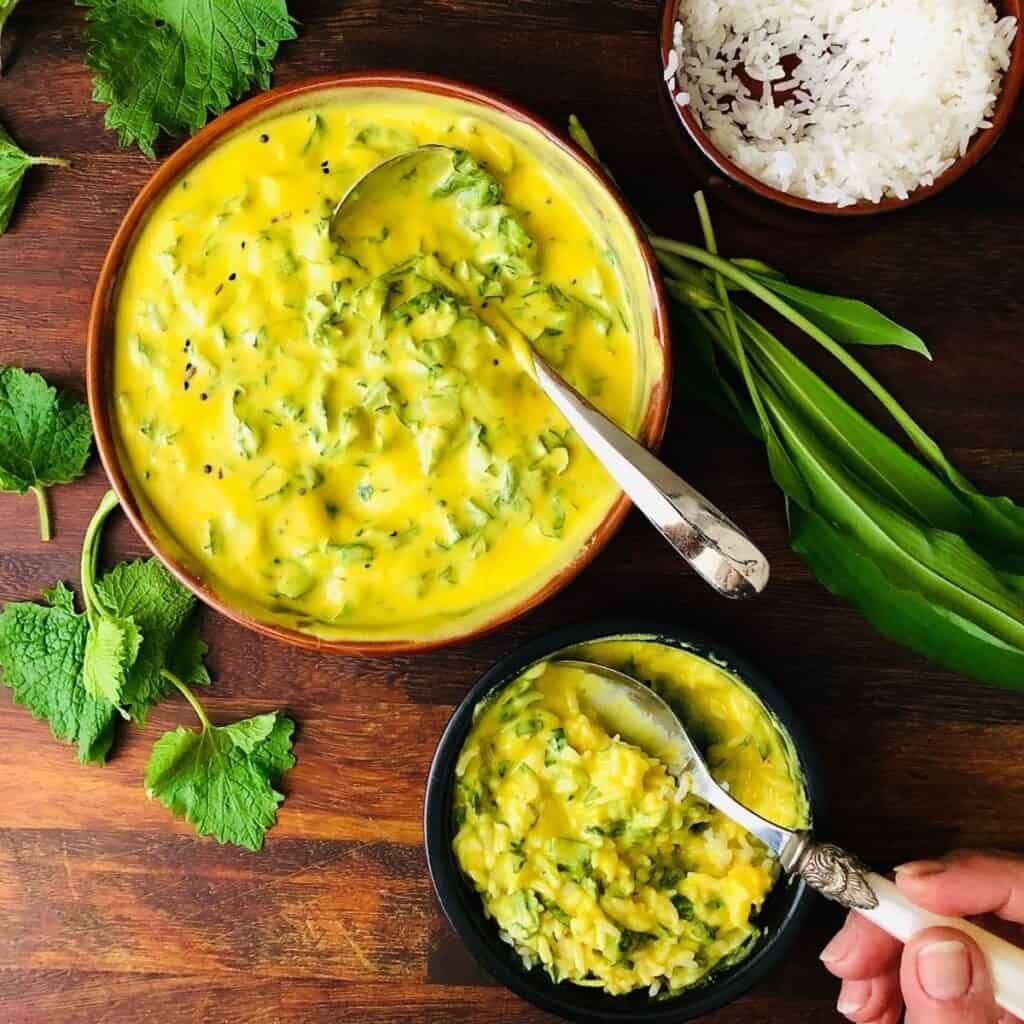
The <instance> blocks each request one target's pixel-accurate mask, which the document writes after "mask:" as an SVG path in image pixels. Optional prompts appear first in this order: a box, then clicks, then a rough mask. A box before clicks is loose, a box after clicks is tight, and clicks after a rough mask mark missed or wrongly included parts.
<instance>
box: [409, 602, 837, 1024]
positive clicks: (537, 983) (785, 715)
mask: <svg viewBox="0 0 1024 1024" xmlns="http://www.w3.org/2000/svg"><path fill="white" fill-rule="evenodd" d="M620 637H644V638H649V639H651V640H654V641H661V642H666V643H668V644H670V645H672V646H676V647H682V648H684V649H687V650H690V651H692V652H693V653H695V654H697V655H699V656H703V657H709V656H710V658H711V659H712V660H713V661H714V662H716V663H717V664H720V665H721V666H722V667H723V668H725V669H727V670H728V671H730V672H732V673H733V674H735V675H736V676H738V677H739V678H740V679H741V680H742V681H743V682H744V683H745V684H746V685H747V686H749V687H750V688H751V690H753V692H754V693H755V694H756V695H757V696H758V697H759V698H760V699H761V700H762V701H763V703H764V704H765V706H766V707H767V708H768V709H769V710H770V711H771V712H772V713H773V714H774V715H775V716H776V717H777V718H778V720H779V722H780V723H781V724H782V726H783V727H784V728H785V730H786V731H787V732H788V733H789V736H790V738H791V740H792V742H793V748H794V750H795V752H796V755H797V759H798V762H799V765H800V769H801V771H802V772H803V777H804V780H805V784H806V789H807V797H808V802H809V806H810V814H811V819H812V821H814V820H817V819H820V817H821V814H822V812H823V809H824V801H825V793H824V781H823V776H822V773H821V769H820V766H819V763H818V760H817V756H816V755H815V753H814V750H813V748H812V746H811V744H810V741H809V739H808V736H807V734H806V732H805V731H804V728H803V726H802V725H801V723H800V721H799V719H798V718H797V717H796V716H795V715H794V713H793V711H792V709H791V708H790V706H789V703H788V702H787V701H786V699H785V697H784V696H783V695H782V694H781V693H780V692H779V691H778V690H777V689H776V687H775V685H774V684H773V683H772V682H771V681H770V680H769V679H768V678H767V677H766V676H765V675H764V674H763V673H762V672H761V671H760V670H759V669H757V668H756V667H755V666H753V665H751V664H750V662H748V661H747V660H746V659H745V658H743V657H741V656H740V655H737V654H736V653H735V652H734V651H733V650H732V649H731V648H730V647H728V646H727V645H725V644H721V643H718V642H717V641H716V640H713V639H712V638H710V637H708V636H707V635H706V634H704V633H702V632H700V631H698V630H692V629H689V628H687V627H685V626H679V625H675V624H672V623H666V622H659V621H652V620H649V619H633V618H621V619H620V618H614V619H602V620H599V621H596V622H586V623H580V624H576V625H571V626H563V627H560V628H558V629H555V630H552V631H548V632H545V633H543V634H541V635H540V636H538V637H535V638H534V639H533V640H531V641H528V642H527V643H525V644H523V645H521V646H519V647H517V648H515V649H514V650H512V651H510V652H509V653H508V654H506V655H504V656H503V657H502V658H501V659H499V660H498V661H497V662H496V663H495V664H494V665H493V666H492V667H491V668H490V669H488V670H487V671H486V672H485V673H484V674H483V676H481V677H480V679H479V680H478V681H477V682H476V683H475V684H474V686H473V687H472V688H471V689H470V691H469V693H468V694H467V695H466V696H465V697H464V698H463V700H462V701H461V702H460V704H459V705H458V707H456V709H455V711H454V712H453V713H452V715H451V717H450V718H449V720H448V723H447V724H446V726H445V728H444V731H443V732H442V734H441V738H440V740H439V741H438V744H437V749H436V750H435V752H434V757H433V759H432V761H431V764H430V771H429V774H428V777H427V786H426V796H425V799H424V805H423V832H424V842H425V848H426V856H427V869H428V871H429V873H430V880H431V882H432V884H433V887H434V892H435V894H436V896H437V900H438V902H439V903H440V905H441V909H442V910H443V912H444V915H445V917H446V918H447V919H448V922H449V924H451V926H452V928H453V929H454V930H455V932H456V933H457V934H458V936H459V937H460V938H461V939H462V941H463V942H464V943H465V945H466V947H467V948H468V949H469V952H470V953H471V954H472V956H473V957H474V959H475V960H476V961H477V962H478V963H479V964H480V966H481V967H483V968H484V970H485V971H487V973H488V974H490V975H491V976H492V977H493V978H495V979H496V980H497V981H499V982H501V984H503V985H505V986H506V987H507V988H509V989H511V990H512V991H513V992H514V993H516V995H518V996H520V997H522V998H523V999H525V1000H527V1001H528V1002H530V1003H532V1004H533V1005H534V1006H537V1007H539V1008H540V1009H542V1010H546V1011H547V1012H549V1013H554V1014H557V1015H559V1016H561V1017H563V1018H564V1019H567V1020H574V1021H581V1022H595V1024H596V1022H605V1024H611V1022H615V1024H628V1022H637V1024H640V1022H643V1024H669V1022H678V1021H686V1020H692V1019H693V1018H695V1017H699V1016H702V1015H703V1014H706V1013H709V1012H711V1011H712V1010H716V1009H718V1008H720V1007H722V1006H724V1005H725V1004H726V1003H729V1002H732V1001H733V1000H734V999H737V998H738V997H739V996H741V995H742V994H743V993H745V992H746V991H748V990H749V989H750V988H751V987H752V986H753V985H755V984H756V983H757V982H758V981H760V980H761V979H762V978H763V977H764V976H765V975H766V974H768V973H769V972H770V971H771V970H772V969H773V968H774V967H776V966H777V965H778V964H779V962H780V961H781V960H782V959H783V957H785V955H786V953H787V952H788V951H789V948H790V947H791V945H792V943H793V941H794V939H795V938H796V935H797V932H798V931H799V927H800V925H801V924H802V922H803V920H804V919H805V917H806V916H807V913H808V911H809V910H810V907H811V905H812V903H813V902H814V898H815V897H814V893H813V891H812V890H811V889H809V888H808V887H807V885H806V884H805V883H804V882H803V881H799V882H797V883H795V884H790V885H789V894H790V900H789V906H788V908H787V909H786V910H785V912H784V915H783V917H782V920H781V922H780V924H779V925H778V927H777V928H776V929H775V930H774V931H772V932H770V933H766V934H765V935H764V936H763V937H762V938H761V939H760V940H759V942H758V945H757V947H756V948H755V949H754V951H753V952H752V953H751V954H750V955H749V956H748V957H746V958H745V959H744V960H742V961H741V962H740V963H738V964H736V965H735V966H733V967H730V968H727V969H726V971H725V972H724V973H723V974H722V975H720V976H719V977H717V978H715V979H714V980H712V981H711V982H709V983H708V984H707V985H706V986H698V987H696V988H693V989H690V990H688V991H686V992H684V993H682V994H680V995H679V996H674V997H672V998H668V999H663V1000H657V999H650V998H649V997H648V996H647V995H646V993H643V992H638V993H631V994H629V995H625V996H609V995H605V994H603V993H601V996H603V998H602V999H601V1000H600V1002H601V1005H600V1006H595V1005H592V1004H593V1003H595V1002H596V1001H597V999H596V996H597V993H595V990H593V989H584V988H579V987H577V986H572V985H560V986H552V985H551V984H550V982H548V981H547V978H546V976H544V975H541V974H540V969H539V968H537V967H534V968H533V969H532V970H527V969H526V968H525V967H522V968H519V969H513V968H510V967H509V966H508V964H507V963H506V962H505V961H504V960H502V959H501V958H500V957H498V956H497V955H496V954H495V952H494V951H493V950H492V948H491V947H492V946H493V945H496V944H497V943H500V942H502V940H501V939H500V937H499V936H498V935H497V933H496V931H495V926H494V922H493V921H491V920H489V919H487V918H485V917H484V914H483V912H482V909H481V908H480V907H479V904H478V903H477V904H475V905H470V904H468V903H467V900H465V899H464V898H463V892H464V891H466V890H468V885H467V883H466V882H465V881H464V879H463V876H462V874H461V871H460V870H459V867H458V865H457V863H456V861H455V856H454V853H453V851H452V846H451V815H450V802H451V790H452V785H451V781H452V778H453V769H454V766H455V761H456V759H457V758H458V754H459V752H460V751H461V749H462V745H463V743H464V742H465V738H466V736H467V734H468V732H469V729H470V727H471V726H472V722H473V709H474V708H475V707H476V706H477V704H478V703H479V702H480V701H481V700H483V699H484V698H485V697H486V696H488V695H489V694H490V693H492V692H493V691H495V690H497V689H499V688H500V687H501V686H503V685H505V684H506V683H508V682H510V681H511V680H512V679H513V678H514V677H515V676H516V675H518V674H519V673H520V672H522V671H523V670H524V669H525V668H527V667H528V666H529V665H531V664H533V663H535V662H537V661H540V660H542V659H544V658H546V657H549V656H550V655H552V654H554V653H556V652H557V651H560V650H563V649H564V648H566V647H573V646H575V645H577V644H582V643H588V642H593V641H596V640H610V639H614V638H620ZM784 884H786V883H784V882H783V881H781V880H780V882H779V883H778V884H777V886H776V890H777V889H778V886H779V885H784ZM472 896H473V898H474V899H478V897H476V894H475V893H473V894H472ZM544 985H546V986H547V988H545V987H543V986H544ZM548 989H553V991H548ZM584 997H585V998H584ZM605 1001H607V1003H605ZM584 1003H585V1004H586V1005H584Z"/></svg>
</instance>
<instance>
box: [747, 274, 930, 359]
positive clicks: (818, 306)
mask: <svg viewBox="0 0 1024 1024" xmlns="http://www.w3.org/2000/svg"><path fill="white" fill-rule="evenodd" d="M733 262H734V263H735V262H737V261H735V260H734V261H733ZM739 265H740V266H742V264H739ZM749 272H751V273H754V274H755V276H756V277H757V279H758V280H759V281H760V282H761V284H763V285H765V286H766V287H768V288H771V290H772V291H773V292H775V293H776V294H778V295H781V296H782V297H783V298H784V299H785V300H786V301H787V302H788V303H789V304H790V305H791V306H795V307H796V308H797V309H799V310H800V312H801V313H803V315H804V316H805V317H807V319H808V320H810V321H812V322H813V323H815V324H817V325H818V326H819V327H820V328H821V329H822V330H823V331H827V332H828V333H829V334H830V335H831V336H832V337H833V338H835V340H836V341H841V342H842V343H843V344H844V345H889V346H893V347H895V348H904V349H906V350H907V351H909V352H916V353H917V354H918V355H922V356H924V357H925V358H926V359H931V357H932V355H931V352H929V351H928V346H927V345H926V344H925V343H924V341H923V340H922V339H921V338H920V337H919V336H918V335H917V334H915V333H914V332H913V331H911V330H908V329H907V328H906V327H901V326H900V325H899V324H898V323H895V322H894V321H892V320H890V319H889V318H888V317H887V316H886V315H885V314H884V313H880V312H879V311H878V310H877V309H875V308H874V307H873V306H869V305H868V304H867V303H866V302H861V301H860V300H859V299H846V298H843V297H842V296H841V295H826V294H824V293H822V292H815V291H811V289H809V288H801V287H799V286H798V285H795V284H791V283H790V282H789V281H786V280H784V279H782V278H781V277H778V276H775V275H771V274H766V273H764V272H763V271H761V272H754V271H749Z"/></svg>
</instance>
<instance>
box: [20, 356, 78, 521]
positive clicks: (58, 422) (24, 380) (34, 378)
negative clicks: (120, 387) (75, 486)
mask: <svg viewBox="0 0 1024 1024" xmlns="http://www.w3.org/2000/svg"><path fill="white" fill-rule="evenodd" d="M91 447H92V427H91V426H90V423H89V410H88V408H86V406H85V404H84V403H83V402H80V401H79V400H78V399H77V398H73V397H72V396H71V395H68V394H66V393H65V392H62V391H58V390H57V389H56V388H53V387H50V385H49V384H47V383H46V381H45V380H43V378H42V377H40V376H39V374H38V373H26V372H25V371H24V370H21V369H19V368H18V367H14V366H3V367H0V490H4V491H15V492H17V493H18V494H24V493H25V492H26V491H28V490H30V489H31V490H32V491H33V493H34V494H35V496H36V502H37V504H38V507H39V535H40V537H41V538H42V539H43V540H49V539H50V517H49V513H48V511H47V507H46V495H45V488H47V487H50V486H52V485H53V484H63V483H69V482H70V481H72V480H74V479H76V478H77V477H79V476H81V475H82V472H83V470H84V469H85V464H86V462H87V461H88V459H89V451H90V449H91Z"/></svg>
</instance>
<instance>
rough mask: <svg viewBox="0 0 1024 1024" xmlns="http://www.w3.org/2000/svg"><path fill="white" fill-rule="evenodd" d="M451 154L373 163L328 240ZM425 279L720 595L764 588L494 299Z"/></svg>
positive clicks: (725, 530) (673, 478) (690, 497)
mask: <svg viewBox="0 0 1024 1024" xmlns="http://www.w3.org/2000/svg"><path fill="white" fill-rule="evenodd" d="M457 155H458V154H457V151H456V150H454V149H451V148H450V147H448V146H440V145H429V146H419V147H417V148H416V149H412V150H409V151H407V152H405V153H400V154H399V155H398V156H393V157H389V158H388V159H386V160H383V161H381V162H380V163H378V164H376V165H375V166H374V167H372V168H370V170H369V171H367V172H366V173H365V174H364V175H362V177H360V178H359V179H358V180H357V181H356V182H355V183H354V184H353V185H352V186H351V187H350V188H349V189H348V191H347V192H346V193H345V194H344V195H343V196H342V198H341V200H340V201H339V203H338V205H337V206H336V207H335V210H334V214H333V216H332V219H331V237H332V238H334V239H335V240H344V239H346V237H347V236H346V223H347V222H349V221H350V220H351V219H352V218H354V217H355V215H356V214H357V213H358V212H359V211H360V210H362V212H363V214H364V215H365V213H366V209H367V208H369V209H370V210H372V207H373V203H374V197H375V196H378V195H380V194H381V192H380V191H379V190H381V189H384V190H393V189H405V190H410V189H411V188H412V187H413V186H412V185H411V184H410V183H412V182H414V181H415V182H416V183H417V184H419V183H429V182H432V181H433V182H437V181H438V180H439V178H440V176H441V174H443V173H444V172H445V171H446V170H451V168H452V166H453V160H454V159H455V158H456V157H457ZM429 194H430V195H432V194H433V193H432V192H431V193H429ZM432 274H433V276H435V277H437V278H439V279H440V280H439V281H438V282H437V283H439V284H441V285H442V286H443V287H444V288H445V289H446V290H447V291H449V292H451V293H452V294H454V295H455V296H457V297H458V298H459V299H460V300H461V301H462V302H463V303H465V304H466V305H469V306H472V307H473V309H474V310H475V312H476V313H477V315H478V317H479V318H480V319H481V320H482V321H483V322H484V323H485V324H486V325H487V326H489V327H490V328H491V329H492V330H493V331H494V332H495V334H496V335H498V336H499V337H500V338H502V339H503V340H504V341H505V342H506V343H508V344H509V347H510V348H511V349H512V350H513V352H514V353H515V355H516V357H517V359H518V360H519V362H520V364H521V365H522V366H523V368H524V369H525V370H526V372H527V373H528V374H529V375H530V376H531V377H532V378H533V379H534V380H535V381H536V382H537V384H538V385H539V387H540V388H541V390H542V391H543V392H544V394H545V395H547V397H548V398H549V399H550V400H551V402H552V403H553V404H554V405H555V406H556V407H557V408H558V410H559V412H561V414H562V416H564V417H565V419H566V421H567V422H568V423H569V425H570V426H571V427H572V428H573V430H574V431H575V432H576V434H577V436H578V437H579V438H580V440H581V441H582V442H583V443H584V444H585V445H586V446H587V447H588V448H589V449H590V450H591V452H592V453H593V454H594V456H595V457H596V458H597V459H598V461H599V462H600V463H601V464H602V465H603V466H604V468H605V469H606V470H607V471H608V473H609V475H610V476H611V477H612V478H613V479H614V480H615V482H616V483H617V484H618V485H619V486H620V487H621V488H622V490H623V491H625V492H626V494H628V495H629V497H630V498H631V499H632V501H633V504H635V505H636V506H637V508H639V509H640V511H641V512H643V514H644V515H645V516H646V517H647V518H648V519H649V520H650V521H651V522H652V523H653V524H654V525H655V526H656V527H657V529H658V530H659V531H660V533H661V535H662V536H663V537H664V538H665V539H666V540H667V541H668V542H669V544H671V545H672V547H673V548H675V550H676V551H677V552H678V554H679V555H681V556H682V557H683V558H684V559H685V560H686V561H687V562H688V563H689V564H690V566H691V567H692V568H693V569H694V570H695V571H696V572H697V574H698V575H699V576H701V577H702V578H703V579H704V580H705V581H706V582H707V583H708V584H710V585H711V586H712V587H713V588H714V589H715V590H717V591H718V593H719V594H722V595H723V596H725V597H731V598H743V597H751V596H753V595H754V594H759V593H760V592H761V591H762V590H763V589H764V587H765V585H766V584H767V583H768V571H769V570H768V561H767V559H766V558H765V556H764V555H763V554H762V553H761V551H760V550H758V548H757V547H756V546H755V545H754V543H753V542H752V541H751V540H750V539H749V538H748V537H747V536H746V534H744V533H743V532H742V531H741V530H740V529H739V527H737V526H736V524H735V523H733V522H732V520H730V519H729V518H728V517H727V516H726V515H725V514H724V513H722V512H721V511H720V510H719V509H718V508H716V507H715V506H714V505H713V504H711V502H710V501H708V500H707V498H705V497H704V496H703V495H702V494H700V493H699V492H698V491H696V490H695V489H694V488H693V487H691V486H690V485H689V484H688V483H686V481H685V480H683V479H682V478H681V477H679V476H677V475H676V474H675V473H673V472H672V470H670V469H669V468H668V466H666V465H665V464H664V463H663V462H661V461H660V460H659V459H657V458H655V457H654V456H653V455H652V454H651V453H650V452H649V451H648V450H647V449H646V448H644V446H643V445H641V444H639V443H638V442H637V441H635V440H634V439H633V438H632V437H631V436H630V435H629V434H628V433H626V431H624V430H622V429H621V428H620V427H618V426H617V425H616V424H615V423H613V422H612V421H611V420H610V419H608V417H607V416H605V415H604V414H603V413H602V412H600V411H599V410H598V409H596V408H595V407H594V406H593V405H592V404H591V403H590V402H589V401H588V400H587V399H586V398H584V397H583V396H582V395H581V394H580V393H579V392H578V391H576V390H575V388H573V387H572V386H571V385H569V384H568V383H567V382H566V381H565V380H564V379H563V378H562V377H561V376H560V375H559V374H558V373H557V372H556V371H555V370H554V369H553V368H552V367H551V365H550V364H549V363H548V362H547V361H546V360H545V359H544V358H543V357H542V356H541V355H540V353H539V352H538V351H537V350H536V349H535V348H534V347H533V345H531V344H530V342H529V341H528V340H527V339H526V338H525V337H524V336H523V335H522V334H521V333H520V332H519V331H518V330H517V329H516V328H515V327H514V326H513V324H512V323H511V322H510V321H509V320H508V318H507V317H505V316H504V315H503V314H502V313H499V312H496V311H495V309H494V306H495V305H496V304H495V303H494V302H493V301H489V302H488V303H487V306H488V309H487V310H484V309H483V308H481V307H482V306H483V303H482V302H478V301H476V299H475V297H470V296H469V295H467V294H466V289H465V288H464V287H463V286H462V285H461V284H460V283H459V282H457V281H455V280H454V278H452V276H451V275H450V274H447V273H446V272H445V271H444V270H443V269H442V268H440V267H435V268H434V269H433V270H432Z"/></svg>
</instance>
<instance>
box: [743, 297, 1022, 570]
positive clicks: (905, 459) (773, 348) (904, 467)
mask: <svg viewBox="0 0 1024 1024" xmlns="http://www.w3.org/2000/svg"><path fill="white" fill-rule="evenodd" d="M736 315H737V318H738V320H739V324H740V326H741V328H742V329H743V332H744V337H745V339H746V341H747V343H748V344H749V348H750V354H751V358H752V359H753V360H754V362H755V363H756V364H757V365H758V367H759V369H760V370H761V372H762V373H764V374H765V375H766V376H767V377H768V378H770V379H771V380H772V382H773V383H774V385H775V387H776V389H777V391H778V392H779V394H780V395H781V396H783V397H784V398H785V400H786V402H787V404H788V405H790V406H791V407H792V408H793V409H795V410H799V412H800V415H801V417H802V418H803V419H804V421H805V422H806V423H807V425H808V426H809V427H811V428H812V429H813V430H814V432H815V433H816V434H817V436H818V437H819V438H820V439H821V440H822V441H823V442H824V443H825V444H826V445H828V447H829V448H831V449H832V451H834V452H835V453H836V455H837V456H838V457H839V458H840V459H841V460H842V461H843V462H844V463H845V464H846V465H847V466H848V467H849V468H850V469H851V470H852V471H853V472H855V473H856V474H857V475H858V476H859V477H860V478H861V479H862V480H864V481H865V482H866V483H868V484H869V485H870V486H871V487H872V488H873V489H874V490H875V491H877V492H878V494H879V495H880V496H882V497H883V498H885V500H886V501H889V502H891V503H892V504H893V505H895V506H896V507H897V508H900V509H901V510H902V511H903V512H905V513H906V514H908V515H913V516H916V517H917V518H919V519H921V520H922V521H923V522H924V523H925V524H927V525H928V526H932V527H935V528H937V529H942V530H952V531H955V532H957V533H962V534H963V535H964V536H965V537H968V538H969V539H971V540H972V542H975V544H976V546H978V547H980V548H988V547H989V546H990V544H991V540H992V538H991V537H990V535H989V533H988V531H987V530H986V529H985V524H984V521H983V520H982V519H981V518H980V517H978V516H977V515H976V514H975V513H974V511H973V510H972V508H971V506H970V504H969V503H968V502H967V501H966V500H965V499H964V497H963V496H962V495H961V494H960V493H959V492H957V491H955V490H953V489H951V488H950V487H949V486H948V485H947V484H946V483H945V482H943V481H942V480H940V479H939V477H938V476H936V474H935V473H934V472H932V471H931V470H930V469H929V468H928V467H927V466H925V465H923V464H922V463H921V462H919V461H918V460H917V459H915V458H914V457H913V456H912V455H910V454H909V453H908V452H906V451H905V450H904V449H903V448H901V447H900V446H899V445H898V444H896V443H895V442H894V441H893V440H892V439H891V438H890V437H889V436H888V435H887V434H885V433H884V432H883V431H881V430H879V429H878V428H877V427H876V426H875V425H874V424H873V423H871V422H870V421H869V420H868V419H867V418H866V417H864V416H863V415H861V413H859V412H858V411H857V410H856V409H854V408H853V406H851V405H850V404H849V403H848V402H846V401H845V400H844V399H842V398H841V397H840V396H839V395H838V394H837V393H836V392H835V391H834V390H833V389H832V388H831V387H830V386H829V385H828V384H826V383H825V382H824V381H823V380H822V379H821V378H820V377H819V376H818V375H817V374H816V373H815V372H814V371H813V370H811V369H810V368H809V367H808V366H807V365H806V364H805V363H803V362H801V361H800V360H799V359H798V358H797V357H796V356H795V355H793V353H792V352H791V351H790V350H789V349H788V348H786V346H785V345H783V344H782V342H780V341H779V340H778V339H777V338H776V337H775V336H774V335H773V334H772V333H771V332H770V331H768V330H766V329H765V328H764V327H762V326H761V324H759V323H758V322H757V321H756V320H755V319H754V318H753V317H751V316H749V315H748V314H746V313H744V312H743V311H742V310H739V309H737V311H736ZM1001 540H1002V541H1003V542H1001V543H999V544H998V546H997V550H996V551H994V552H993V554H998V555H1000V556H1003V557H1009V558H1011V560H1012V555H1013V547H1012V538H1003V539H1001ZM1018 557H1019V558H1021V559H1022V560H1024V537H1022V538H1021V543H1020V545H1019V550H1018Z"/></svg>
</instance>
